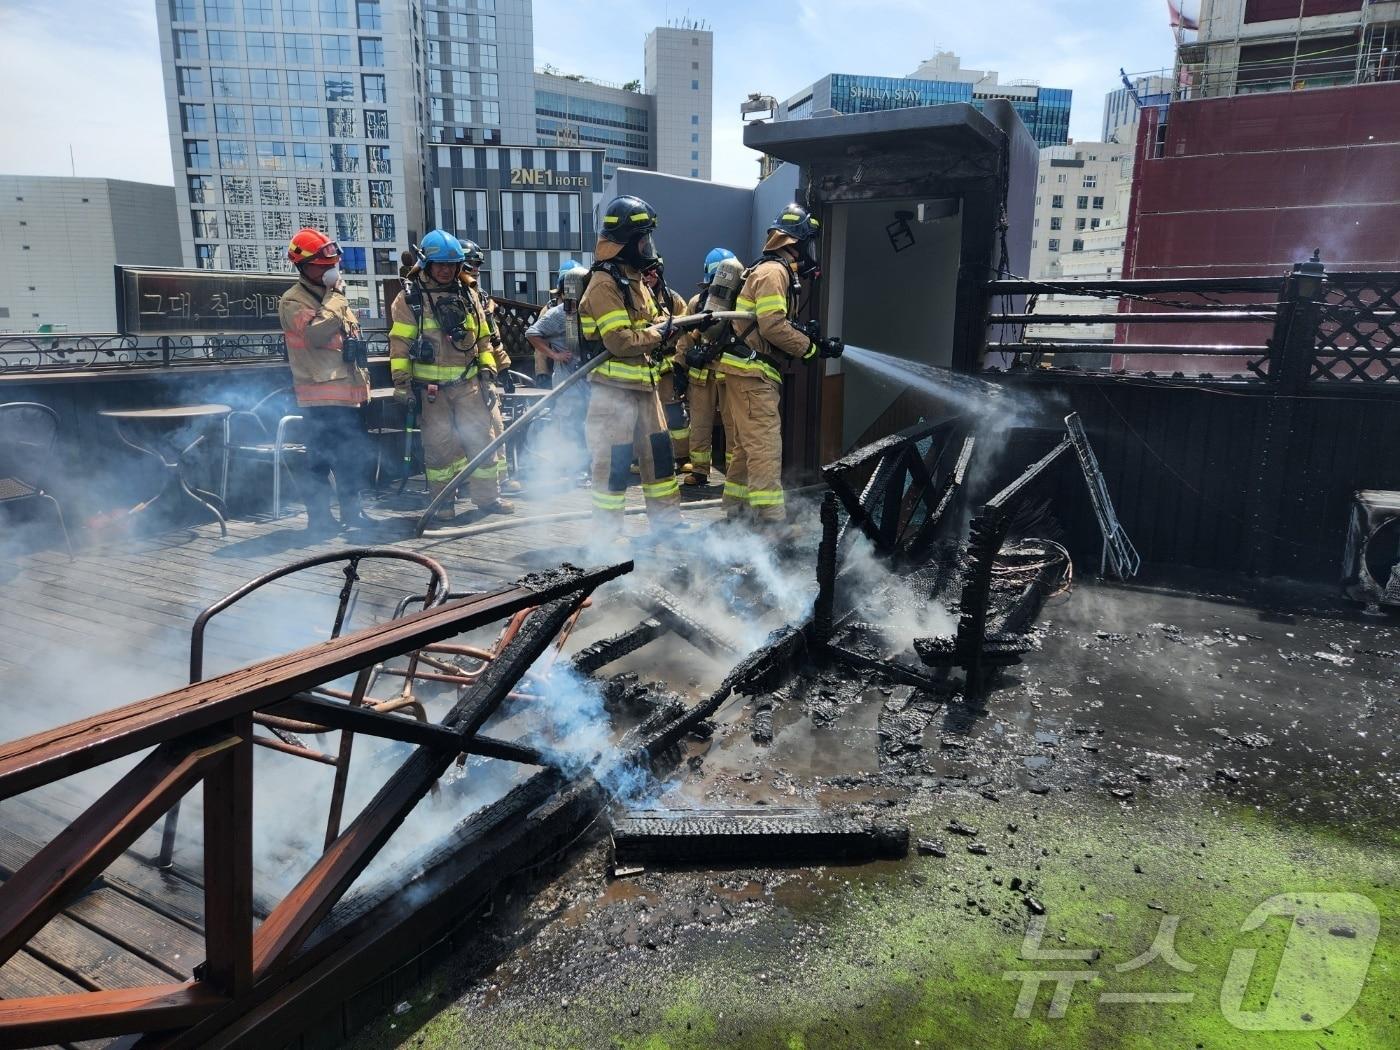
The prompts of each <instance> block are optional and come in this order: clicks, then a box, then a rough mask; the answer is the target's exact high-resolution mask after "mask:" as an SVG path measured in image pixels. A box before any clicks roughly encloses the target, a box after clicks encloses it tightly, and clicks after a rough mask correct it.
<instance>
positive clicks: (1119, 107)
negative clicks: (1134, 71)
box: [1099, 75, 1172, 144]
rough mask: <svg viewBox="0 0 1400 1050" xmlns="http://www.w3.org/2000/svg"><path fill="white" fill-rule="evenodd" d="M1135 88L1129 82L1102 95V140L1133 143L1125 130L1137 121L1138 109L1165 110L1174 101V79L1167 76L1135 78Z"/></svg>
mask: <svg viewBox="0 0 1400 1050" xmlns="http://www.w3.org/2000/svg"><path fill="white" fill-rule="evenodd" d="M1132 85H1133V86H1132V90H1129V89H1128V87H1127V85H1124V86H1123V87H1120V88H1119V89H1118V90H1117V91H1110V92H1109V93H1108V94H1107V95H1105V96H1104V98H1103V134H1102V135H1100V136H1099V138H1100V140H1101V141H1103V142H1122V143H1128V144H1130V140H1129V139H1128V137H1127V136H1126V135H1125V134H1120V132H1121V131H1122V129H1124V128H1129V127H1133V128H1134V129H1135V126H1136V125H1137V122H1138V117H1139V110H1143V109H1162V108H1164V107H1165V106H1166V105H1167V103H1169V102H1171V100H1172V78H1171V77H1167V76H1158V75H1152V76H1145V77H1134V78H1133V80H1132Z"/></svg>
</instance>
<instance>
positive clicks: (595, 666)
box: [574, 617, 665, 674]
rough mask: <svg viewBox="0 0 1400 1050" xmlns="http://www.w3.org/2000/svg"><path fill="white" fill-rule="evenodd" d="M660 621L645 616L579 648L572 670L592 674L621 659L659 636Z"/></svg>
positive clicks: (661, 629) (660, 631) (660, 629)
mask: <svg viewBox="0 0 1400 1050" xmlns="http://www.w3.org/2000/svg"><path fill="white" fill-rule="evenodd" d="M663 630H665V628H663V627H662V626H661V621H660V620H657V619H655V618H653V617H647V618H646V619H645V620H643V621H642V622H641V623H639V624H637V626H635V627H631V628H629V629H627V630H625V631H623V632H622V633H620V634H615V635H613V636H612V637H611V638H603V639H601V640H599V641H596V642H594V643H593V644H592V645H589V646H586V647H584V648H583V649H580V650H579V651H578V653H577V654H575V656H574V670H575V671H577V672H578V673H579V674H593V673H594V672H595V671H600V670H602V669H603V668H604V667H606V666H608V664H610V663H613V662H614V661H615V660H621V659H622V658H623V657H624V656H626V655H628V654H629V653H635V652H636V651H637V650H638V649H640V648H641V647H642V646H644V645H646V644H647V643H648V642H651V641H655V640H656V639H657V638H659V637H661V633H662V631H663Z"/></svg>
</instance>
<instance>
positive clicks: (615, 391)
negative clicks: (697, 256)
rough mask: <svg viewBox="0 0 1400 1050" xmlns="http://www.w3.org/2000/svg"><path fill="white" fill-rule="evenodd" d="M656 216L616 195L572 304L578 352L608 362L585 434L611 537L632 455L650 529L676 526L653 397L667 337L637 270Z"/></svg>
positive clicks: (669, 469)
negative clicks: (580, 344)
mask: <svg viewBox="0 0 1400 1050" xmlns="http://www.w3.org/2000/svg"><path fill="white" fill-rule="evenodd" d="M655 229H656V212H655V211H654V210H652V207H651V205H649V204H647V203H646V201H644V200H641V199H640V198H638V197H630V196H628V197H617V198H615V199H614V200H613V201H611V202H610V203H609V204H608V207H607V210H606V212H605V213H604V215H603V230H602V234H601V236H600V237H599V238H598V244H597V247H596V248H595V249H594V256H595V259H596V261H595V262H594V264H593V267H592V272H591V274H590V276H589V279H588V286H587V288H586V289H585V291H584V293H583V298H582V300H581V301H580V303H579V323H580V326H581V329H582V332H583V337H584V339H585V340H586V341H587V344H588V345H587V346H586V348H585V352H586V353H588V352H591V353H596V352H599V351H601V350H603V349H606V350H607V352H608V354H609V355H610V357H611V360H609V361H607V362H605V363H604V364H602V365H599V366H598V367H597V368H595V369H594V370H593V371H592V372H591V373H589V381H590V385H591V393H590V395H589V401H588V417H587V419H586V420H585V422H584V431H585V435H586V438H587V442H588V451H589V455H590V457H591V459H592V478H593V512H594V515H595V517H596V518H598V519H601V520H604V521H606V522H607V523H608V526H609V527H611V528H612V529H614V530H615V531H616V532H617V533H618V534H620V533H621V532H622V512H623V507H624V505H625V503H626V497H627V483H628V481H629V480H630V478H631V465H632V460H633V459H634V458H635V459H636V461H637V463H638V466H639V468H640V472H641V476H642V495H643V496H644V497H645V499H646V506H647V516H648V518H649V519H650V522H651V525H652V527H653V528H658V527H674V526H677V525H679V524H680V510H679V502H680V486H679V485H677V483H676V471H675V458H674V455H673V453H672V451H671V439H670V437H669V436H668V435H667V433H666V430H665V424H663V423H662V421H661V402H660V400H658V398H657V396H656V378H657V365H656V360H657V359H659V358H660V357H661V355H662V354H664V353H665V344H666V342H667V340H668V338H669V336H670V335H671V320H670V316H669V315H667V314H666V313H664V312H662V311H660V310H658V309H657V307H656V303H655V301H654V300H653V299H652V295H651V289H649V288H648V287H647V285H646V282H645V281H644V280H642V270H644V269H646V268H647V267H648V266H650V265H651V264H653V263H654V262H655V261H656V258H657V254H656V245H655V242H654V241H653V240H652V236H651V235H652V231H653V230H655Z"/></svg>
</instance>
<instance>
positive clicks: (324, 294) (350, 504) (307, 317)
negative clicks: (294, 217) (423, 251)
mask: <svg viewBox="0 0 1400 1050" xmlns="http://www.w3.org/2000/svg"><path fill="white" fill-rule="evenodd" d="M287 260H288V261H289V262H290V263H291V264H292V265H293V266H294V267H296V270H297V273H298V274H299V275H300V276H299V278H298V280H297V283H296V284H294V285H292V287H290V288H288V289H287V291H286V292H284V293H283V295H282V300H281V302H280V303H279V304H278V306H277V316H278V319H279V320H280V322H281V324H282V334H283V338H284V339H285V340H286V344H287V359H288V361H289V362H290V364H291V367H292V389H293V392H294V393H295V394H296V399H297V405H298V406H299V407H300V408H301V415H302V419H303V423H304V431H303V432H304V434H305V439H306V449H307V453H308V455H307V464H306V465H307V474H308V479H307V481H308V483H307V485H306V493H305V496H306V529H307V532H308V533H310V534H312V535H314V536H328V535H330V534H331V533H333V532H335V531H337V529H338V528H342V527H343V528H351V529H355V528H363V527H365V526H367V525H372V524H374V519H372V518H370V517H369V516H368V515H367V514H365V512H364V508H363V507H362V506H361V504H360V482H361V481H362V480H365V474H366V471H367V464H368V463H369V461H370V452H369V448H368V443H369V442H368V437H367V436H366V434H365V429H364V426H363V423H362V421H361V418H360V406H362V405H363V404H365V402H367V401H368V400H369V369H368V367H367V362H366V354H365V344H364V342H363V341H362V340H361V339H360V324H359V321H358V319H357V318H356V317H355V314H354V312H353V311H352V310H351V309H350V304H349V302H348V301H347V300H346V298H345V282H344V281H343V280H341V277H340V266H339V263H340V247H339V246H338V245H337V244H336V243H335V241H333V240H331V239H330V238H329V237H327V236H326V235H325V234H324V233H322V232H321V231H320V230H315V229H312V228H310V227H307V228H305V229H302V230H298V231H297V233H296V235H295V236H294V237H293V238H292V239H291V242H290V243H289V244H288V245H287ZM331 476H334V478H335V491H336V497H337V499H338V501H339V503H340V523H339V525H337V524H336V520H335V518H334V517H332V515H331V489H330V481H329V478H330V477H331Z"/></svg>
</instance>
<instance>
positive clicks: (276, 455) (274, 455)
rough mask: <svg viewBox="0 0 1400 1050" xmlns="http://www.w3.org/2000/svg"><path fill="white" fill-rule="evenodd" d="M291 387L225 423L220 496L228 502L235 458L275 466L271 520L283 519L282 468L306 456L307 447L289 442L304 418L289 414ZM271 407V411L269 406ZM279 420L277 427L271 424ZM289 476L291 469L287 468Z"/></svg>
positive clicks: (236, 413)
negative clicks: (230, 468)
mask: <svg viewBox="0 0 1400 1050" xmlns="http://www.w3.org/2000/svg"><path fill="white" fill-rule="evenodd" d="M291 390H292V388H291V387H283V388H281V389H280V390H274V391H273V392H272V393H270V394H268V395H267V396H266V397H264V398H263V399H262V400H261V401H259V402H258V403H257V404H256V405H254V406H253V407H252V408H247V409H242V410H240V411H237V412H230V413H229V414H228V416H227V417H226V418H225V420H224V444H225V445H226V446H227V448H228V455H227V456H226V457H225V458H224V476H223V481H222V483H221V485H220V488H219V496H220V497H221V498H223V499H224V500H227V499H228V466H229V462H230V460H232V459H233V458H235V457H238V458H242V459H251V460H256V461H258V462H262V463H270V464H271V465H272V518H273V520H274V521H275V520H276V519H278V518H280V517H281V516H282V468H283V466H284V465H285V459H286V457H287V456H288V455H296V456H304V455H306V446H305V445H304V444H301V443H299V442H293V441H289V440H288V429H289V428H290V427H291V425H292V424H293V423H298V422H300V421H301V418H302V417H301V416H299V415H296V414H294V413H290V412H288V411H287V408H289V407H293V406H290V405H288V404H287V402H288V401H289V400H290V398H291ZM269 405H271V407H270V408H269V407H268V406H269ZM274 418H275V419H276V422H275V423H272V422H271V421H272V420H273V419H274ZM288 473H290V468H288Z"/></svg>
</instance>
